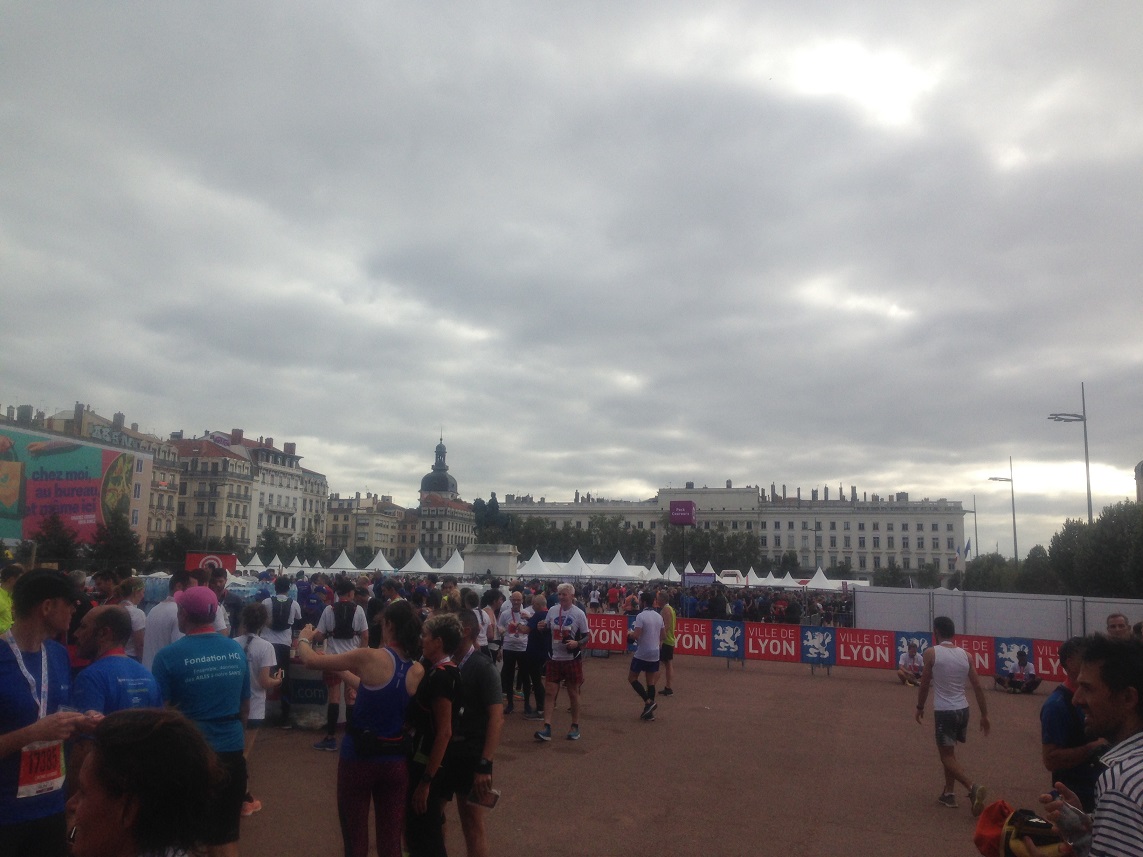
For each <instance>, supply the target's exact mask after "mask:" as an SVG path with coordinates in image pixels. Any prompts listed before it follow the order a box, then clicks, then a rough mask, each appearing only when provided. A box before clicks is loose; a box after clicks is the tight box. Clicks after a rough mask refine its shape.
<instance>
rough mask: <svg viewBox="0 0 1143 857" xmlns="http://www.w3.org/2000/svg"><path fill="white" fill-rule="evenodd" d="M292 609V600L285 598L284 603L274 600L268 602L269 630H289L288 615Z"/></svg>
mask: <svg viewBox="0 0 1143 857" xmlns="http://www.w3.org/2000/svg"><path fill="white" fill-rule="evenodd" d="M293 607H294V599H292V598H287V599H286V600H285V601H280V600H278V599H277V598H274V599H273V600H272V601H271V602H270V630H272V631H288V630H290V613H291V612H292V611H293Z"/></svg>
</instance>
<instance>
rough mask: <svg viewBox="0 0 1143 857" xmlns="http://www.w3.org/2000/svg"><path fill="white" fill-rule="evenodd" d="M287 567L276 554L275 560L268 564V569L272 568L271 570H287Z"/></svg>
mask: <svg viewBox="0 0 1143 857" xmlns="http://www.w3.org/2000/svg"><path fill="white" fill-rule="evenodd" d="M285 567H286V564H285V563H284V562H282V558H281V557H280V556H278V555H277V554H274V558H273V559H272V560H270V561H269V562H268V563H266V568H270V569H279V568H285Z"/></svg>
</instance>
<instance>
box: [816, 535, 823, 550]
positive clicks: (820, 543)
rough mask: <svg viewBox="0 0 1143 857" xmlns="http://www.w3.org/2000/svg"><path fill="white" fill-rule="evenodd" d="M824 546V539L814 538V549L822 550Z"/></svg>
mask: <svg viewBox="0 0 1143 857" xmlns="http://www.w3.org/2000/svg"><path fill="white" fill-rule="evenodd" d="M821 546H822V537H821V536H814V547H816V548H820V547H821Z"/></svg>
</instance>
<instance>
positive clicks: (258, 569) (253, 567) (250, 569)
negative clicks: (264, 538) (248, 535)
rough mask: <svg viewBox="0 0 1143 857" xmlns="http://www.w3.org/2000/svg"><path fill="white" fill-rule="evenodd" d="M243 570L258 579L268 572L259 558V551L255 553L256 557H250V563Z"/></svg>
mask: <svg viewBox="0 0 1143 857" xmlns="http://www.w3.org/2000/svg"><path fill="white" fill-rule="evenodd" d="M242 569H243V570H244V571H245V572H246V573H247V574H249V575H251V576H253V577H257V576H258V575H259V574H261V573H262V572H263V571H265V570H266V566H264V565H262V560H260V559H259V558H258V551H254V555H253V556H251V557H250V562H248V563H246V565H244V566H242Z"/></svg>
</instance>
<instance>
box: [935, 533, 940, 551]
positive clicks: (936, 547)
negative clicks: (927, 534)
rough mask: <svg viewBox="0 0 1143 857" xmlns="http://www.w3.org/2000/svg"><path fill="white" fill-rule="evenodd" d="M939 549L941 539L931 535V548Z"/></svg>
mask: <svg viewBox="0 0 1143 857" xmlns="http://www.w3.org/2000/svg"><path fill="white" fill-rule="evenodd" d="M940 549H941V540H940V539H938V538H937V537H936V536H933V550H935V551H939V550H940Z"/></svg>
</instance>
